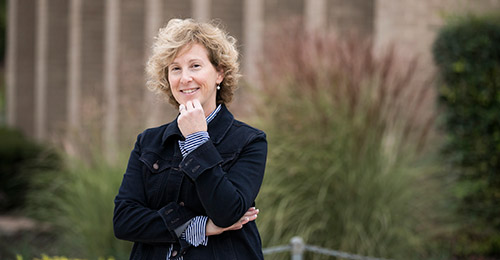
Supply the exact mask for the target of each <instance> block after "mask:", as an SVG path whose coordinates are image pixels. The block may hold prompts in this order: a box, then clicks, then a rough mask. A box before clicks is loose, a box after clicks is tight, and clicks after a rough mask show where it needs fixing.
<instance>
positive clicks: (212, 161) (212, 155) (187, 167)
mask: <svg viewBox="0 0 500 260" xmlns="http://www.w3.org/2000/svg"><path fill="white" fill-rule="evenodd" d="M220 163H222V157H221V156H220V154H219V152H218V151H217V149H216V148H215V146H214V144H213V143H212V141H211V140H209V141H207V142H205V143H203V144H202V145H200V146H199V147H198V148H197V149H196V150H194V151H192V152H191V153H189V154H188V155H187V156H186V157H185V158H184V159H183V160H182V162H181V164H180V165H179V167H180V169H181V170H182V171H183V172H184V173H185V174H186V175H187V176H188V177H189V178H190V179H191V180H192V181H196V179H197V178H198V176H200V175H201V174H202V173H203V172H204V171H206V170H207V169H210V168H213V167H215V166H216V165H218V164H220Z"/></svg>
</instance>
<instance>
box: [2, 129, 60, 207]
mask: <svg viewBox="0 0 500 260" xmlns="http://www.w3.org/2000/svg"><path fill="white" fill-rule="evenodd" d="M0 140H2V141H1V142H0V212H1V211H8V210H14V209H19V208H21V207H22V206H24V203H25V199H26V198H25V197H26V193H27V191H28V188H29V180H30V179H31V178H34V177H35V174H36V173H37V172H41V171H44V170H51V169H54V168H57V167H58V164H59V162H58V157H57V154H56V153H55V152H54V151H52V150H50V149H48V148H44V147H43V146H41V145H40V144H38V143H36V142H34V141H32V140H29V139H28V138H26V137H25V136H24V135H23V134H22V133H21V132H19V131H17V130H14V129H10V128H5V127H0Z"/></svg>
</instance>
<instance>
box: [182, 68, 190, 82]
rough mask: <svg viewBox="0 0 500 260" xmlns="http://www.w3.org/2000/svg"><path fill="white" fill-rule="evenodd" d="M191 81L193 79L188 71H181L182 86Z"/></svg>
mask: <svg viewBox="0 0 500 260" xmlns="http://www.w3.org/2000/svg"><path fill="white" fill-rule="evenodd" d="M192 80H193V78H192V77H191V75H190V74H189V71H186V70H184V71H182V77H181V83H182V84H187V83H189V82H191V81H192Z"/></svg>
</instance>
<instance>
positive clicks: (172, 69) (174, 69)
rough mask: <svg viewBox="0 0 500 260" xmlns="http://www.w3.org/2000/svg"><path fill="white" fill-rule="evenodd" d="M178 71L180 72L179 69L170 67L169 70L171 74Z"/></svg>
mask: <svg viewBox="0 0 500 260" xmlns="http://www.w3.org/2000/svg"><path fill="white" fill-rule="evenodd" d="M178 70H180V68H179V67H172V68H170V71H172V72H175V71H178Z"/></svg>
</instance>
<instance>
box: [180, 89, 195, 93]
mask: <svg viewBox="0 0 500 260" xmlns="http://www.w3.org/2000/svg"><path fill="white" fill-rule="evenodd" d="M195 91H196V89H186V90H183V91H182V93H185V94H191V93H193V92H195Z"/></svg>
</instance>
